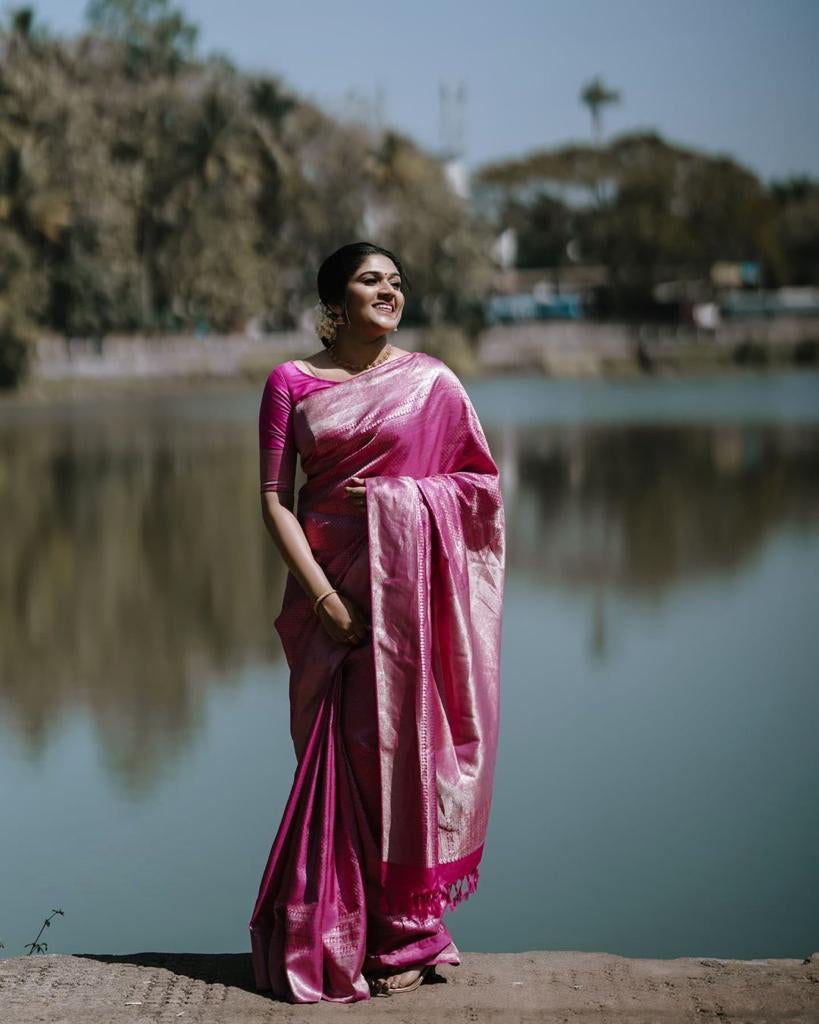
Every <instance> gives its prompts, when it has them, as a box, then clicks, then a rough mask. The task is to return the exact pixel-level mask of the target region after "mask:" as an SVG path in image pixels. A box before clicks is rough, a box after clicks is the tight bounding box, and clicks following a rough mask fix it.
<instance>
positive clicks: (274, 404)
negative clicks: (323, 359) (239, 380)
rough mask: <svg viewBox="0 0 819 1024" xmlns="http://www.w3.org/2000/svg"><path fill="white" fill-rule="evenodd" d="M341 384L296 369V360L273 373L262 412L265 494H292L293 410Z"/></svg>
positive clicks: (261, 447) (293, 479) (265, 388)
mask: <svg viewBox="0 0 819 1024" xmlns="http://www.w3.org/2000/svg"><path fill="white" fill-rule="evenodd" d="M340 383H342V382H341V381H338V380H320V379H319V378H318V377H313V376H312V375H311V374H309V373H307V372H306V371H305V370H300V369H299V368H298V367H297V366H295V365H294V363H293V360H292V359H291V360H290V361H289V362H287V363H281V364H280V365H279V366H276V367H274V368H273V370H271V372H270V375H269V377H268V378H267V381H266V382H265V386H264V391H263V392H262V404H261V407H260V409H259V455H260V460H259V465H260V474H261V484H262V490H263V491H289V492H290V493H291V494H292V492H293V487H294V481H295V478H296V454H297V450H296V441H295V438H294V436H293V407H294V406H295V404H296V402H300V401H301V399H302V398H305V397H306V396H307V395H311V394H312V393H313V392H314V391H321V389H322V388H331V387H332V386H333V385H334V384H340Z"/></svg>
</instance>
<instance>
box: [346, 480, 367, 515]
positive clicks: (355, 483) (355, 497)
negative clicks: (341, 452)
mask: <svg viewBox="0 0 819 1024" xmlns="http://www.w3.org/2000/svg"><path fill="white" fill-rule="evenodd" d="M350 480H352V483H351V484H347V486H346V487H345V488H344V489H345V490H346V492H347V496H348V497H349V499H350V501H351V502H352V503H353V505H354V506H355V508H366V507H367V485H366V484H365V483H364V477H363V476H351V477H350Z"/></svg>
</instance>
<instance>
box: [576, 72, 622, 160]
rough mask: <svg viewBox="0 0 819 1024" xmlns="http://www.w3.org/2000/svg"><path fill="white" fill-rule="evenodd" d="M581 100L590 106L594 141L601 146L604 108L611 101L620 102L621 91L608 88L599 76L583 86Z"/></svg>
mask: <svg viewBox="0 0 819 1024" xmlns="http://www.w3.org/2000/svg"><path fill="white" fill-rule="evenodd" d="M580 102H581V103H583V104H584V106H587V107H588V108H589V113H590V114H591V119H592V134H593V136H594V141H595V143H596V144H597V145H598V146H600V145H602V143H603V108H604V107H605V106H606V105H607V104H610V103H619V102H620V93H619V92H617V90H616V89H609V88H607V87H606V86H605V85H604V84H603V82H602V81H601V80H600V78H599V77H598V78H594V79H592V81H591V82H587V83H586V85H584V86H583V88H582V90H581V92H580Z"/></svg>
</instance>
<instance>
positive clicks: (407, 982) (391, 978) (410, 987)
mask: <svg viewBox="0 0 819 1024" xmlns="http://www.w3.org/2000/svg"><path fill="white" fill-rule="evenodd" d="M431 970H432V966H431V965H427V966H426V967H421V968H420V969H419V968H415V969H413V970H409V971H400V972H398V973H395V974H387V975H377V976H374V977H372V978H371V979H370V988H371V991H372V993H373V995H378V996H382V995H383V996H391V995H394V994H395V995H397V994H399V993H401V992H414V991H415V989H416V988H418V986H419V985H420V984H421V983H422V982H423V980H424V977H425V976H426V974H427V973H428V972H429V971H431Z"/></svg>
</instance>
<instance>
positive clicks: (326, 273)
mask: <svg viewBox="0 0 819 1024" xmlns="http://www.w3.org/2000/svg"><path fill="white" fill-rule="evenodd" d="M375 255H381V256H386V257H387V258H388V259H391V260H392V262H393V263H394V264H395V269H396V270H397V271H398V273H399V274H400V275H401V287H402V288H404V289H406V288H409V280H408V279H407V275H406V273H405V271H404V268H403V267H402V266H401V261H400V260H399V259H398V257H397V256H396V255H395V254H394V253H391V252H390V250H389V249H384V248H382V247H381V246H380V245H373V244H372V243H371V242H351V243H350V244H349V245H342V247H341V248H340V249H336V251H335V252H334V253H331V254H330V255H329V256H328V257H327V259H326V260H325V261H324V262H323V263H322V265H321V266H320V267H319V271H318V274H317V275H316V285H317V287H318V294H319V298H320V299H321V301H322V302H323V303H324V304H325V306H329V305H331V304H333V305H337V304H342V305H343V303H344V298H345V295H346V292H347V282H348V281H349V280H350V278H351V277H352V276H353V274H354V273H355V272H356V271H357V270H358V268H359V267H360V266H361V264H362V263H363V262H364V260H366V258H367V257H368V256H375ZM321 343H322V345H324V347H325V348H329V347H330V345H331V344H332V339H331V338H322V339H321Z"/></svg>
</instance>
